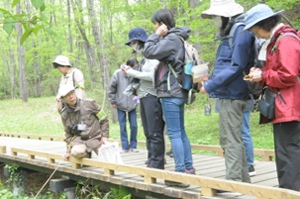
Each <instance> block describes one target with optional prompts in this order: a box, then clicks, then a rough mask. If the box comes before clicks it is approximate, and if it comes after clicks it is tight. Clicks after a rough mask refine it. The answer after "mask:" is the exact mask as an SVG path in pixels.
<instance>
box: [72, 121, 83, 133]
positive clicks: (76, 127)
mask: <svg viewBox="0 0 300 199" xmlns="http://www.w3.org/2000/svg"><path fill="white" fill-rule="evenodd" d="M70 128H71V132H72V133H73V134H74V135H80V134H81V132H82V131H86V125H85V124H83V123H81V124H76V125H72V126H70Z"/></svg>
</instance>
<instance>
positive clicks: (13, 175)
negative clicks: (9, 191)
mask: <svg viewBox="0 0 300 199" xmlns="http://www.w3.org/2000/svg"><path fill="white" fill-rule="evenodd" d="M5 167H6V168H8V171H9V173H10V176H9V179H8V180H7V183H9V184H14V185H16V186H17V187H20V186H21V185H22V184H23V182H24V173H25V172H24V171H23V170H21V169H19V167H20V166H19V165H18V164H15V163H13V164H7V165H5Z"/></svg>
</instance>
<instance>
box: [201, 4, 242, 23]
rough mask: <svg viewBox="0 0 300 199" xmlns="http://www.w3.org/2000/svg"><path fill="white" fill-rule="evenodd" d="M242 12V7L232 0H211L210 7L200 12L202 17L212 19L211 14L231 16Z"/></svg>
mask: <svg viewBox="0 0 300 199" xmlns="http://www.w3.org/2000/svg"><path fill="white" fill-rule="evenodd" d="M243 12H244V7H243V6H241V5H240V4H238V3H235V1H234V0H211V2H210V8H209V9H208V10H205V11H204V12H202V13H201V17H202V18H203V19H212V16H213V15H218V16H223V17H233V16H235V15H238V14H242V13H243Z"/></svg>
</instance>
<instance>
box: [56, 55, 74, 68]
mask: <svg viewBox="0 0 300 199" xmlns="http://www.w3.org/2000/svg"><path fill="white" fill-rule="evenodd" d="M56 64H59V65H60V66H70V67H72V65H71V64H70V61H69V58H68V57H66V56H63V55H58V56H57V57H56V58H55V60H54V61H53V62H52V65H53V67H54V68H57V65H56Z"/></svg>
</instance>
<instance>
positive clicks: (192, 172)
mask: <svg viewBox="0 0 300 199" xmlns="http://www.w3.org/2000/svg"><path fill="white" fill-rule="evenodd" d="M184 173H187V174H193V175H196V169H195V168H192V169H186V170H185V172H184Z"/></svg>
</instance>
